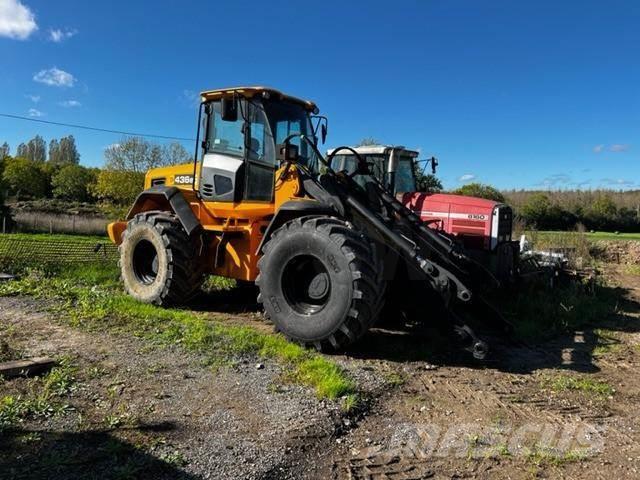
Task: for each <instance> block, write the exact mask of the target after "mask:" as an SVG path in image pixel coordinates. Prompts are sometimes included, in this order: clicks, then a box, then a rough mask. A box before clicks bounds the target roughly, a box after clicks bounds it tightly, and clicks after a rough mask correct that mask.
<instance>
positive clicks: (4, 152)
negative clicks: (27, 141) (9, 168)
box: [0, 142, 11, 161]
mask: <svg viewBox="0 0 640 480" xmlns="http://www.w3.org/2000/svg"><path fill="white" fill-rule="evenodd" d="M10 153H11V148H10V147H9V144H8V143H7V142H4V143H3V144H2V145H0V161H2V160H4V159H5V158H6V157H8V156H9V154H10Z"/></svg>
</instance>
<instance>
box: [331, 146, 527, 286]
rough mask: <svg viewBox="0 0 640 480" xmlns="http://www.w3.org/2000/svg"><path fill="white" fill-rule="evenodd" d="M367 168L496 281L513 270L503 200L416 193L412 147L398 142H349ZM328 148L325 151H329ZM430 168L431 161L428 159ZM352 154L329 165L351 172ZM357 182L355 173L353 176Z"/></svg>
mask: <svg viewBox="0 0 640 480" xmlns="http://www.w3.org/2000/svg"><path fill="white" fill-rule="evenodd" d="M353 150H354V151H355V152H357V153H358V154H359V155H360V156H361V157H362V158H364V159H365V161H366V162H367V163H368V165H369V169H370V171H371V173H372V174H373V175H374V176H375V177H376V178H377V179H378V180H379V181H380V182H382V183H383V184H384V185H385V186H386V188H387V189H388V190H389V191H391V192H393V193H394V194H395V195H396V198H397V199H398V200H400V201H401V202H402V203H403V204H404V205H405V206H406V207H408V208H409V209H411V210H412V211H413V212H414V213H416V214H417V215H418V216H419V217H420V218H421V219H422V220H423V221H424V222H425V223H426V224H427V225H428V226H429V227H431V228H433V229H436V230H439V231H441V232H445V233H447V234H449V235H451V236H452V237H454V238H455V239H456V240H458V241H459V242H460V243H461V244H462V245H463V246H464V247H465V252H466V254H467V255H468V256H470V257H472V258H475V259H476V260H477V261H478V262H480V263H481V264H482V265H484V266H485V267H486V268H487V269H488V270H489V271H491V272H492V273H493V275H494V276H495V277H496V278H497V279H499V280H500V281H501V282H508V281H510V280H512V279H513V278H514V276H515V274H516V269H517V261H518V253H519V243H518V242H514V241H512V239H511V232H512V228H513V211H512V210H511V207H509V206H508V205H505V204H504V203H500V202H495V201H493V200H486V199H484V198H475V197H467V196H463V195H454V194H449V193H425V192H419V191H418V188H417V182H416V169H417V167H418V165H419V161H418V152H417V151H414V150H408V149H406V148H404V147H402V146H387V145H367V146H362V147H354V148H353ZM331 153H333V151H330V152H329V155H331ZM428 161H431V162H432V168H433V172H434V173H435V167H436V165H437V161H436V160H435V159H430V160H428ZM356 167H357V159H356V156H355V154H354V153H353V152H352V151H348V150H340V152H339V153H337V154H336V155H334V156H333V161H332V168H333V169H334V170H336V171H346V172H348V173H351V174H352V173H354V172H355V171H356ZM355 179H356V181H358V176H357V175H356V176H355Z"/></svg>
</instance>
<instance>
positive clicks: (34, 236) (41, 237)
mask: <svg viewBox="0 0 640 480" xmlns="http://www.w3.org/2000/svg"><path fill="white" fill-rule="evenodd" d="M3 238H6V239H10V240H30V241H39V242H48V241H51V240H58V241H60V240H64V241H71V242H82V243H96V242H110V240H109V237H106V236H104V237H102V236H96V235H70V234H69V235H67V234H48V233H2V234H0V240H1V239H3Z"/></svg>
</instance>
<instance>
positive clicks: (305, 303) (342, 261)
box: [256, 217, 382, 351]
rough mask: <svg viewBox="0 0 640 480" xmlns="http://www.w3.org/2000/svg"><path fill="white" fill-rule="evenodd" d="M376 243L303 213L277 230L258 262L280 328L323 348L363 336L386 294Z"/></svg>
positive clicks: (263, 296)
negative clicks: (373, 249) (374, 251)
mask: <svg viewBox="0 0 640 480" xmlns="http://www.w3.org/2000/svg"><path fill="white" fill-rule="evenodd" d="M376 265H377V264H376V262H374V261H373V257H372V252H371V243H370V242H369V241H368V240H367V239H366V238H365V237H364V236H363V235H362V234H360V233H359V232H357V231H356V230H354V229H353V228H352V227H351V226H350V225H349V224H347V223H346V222H344V221H342V220H339V219H337V218H333V217H302V218H297V219H294V220H292V221H290V222H288V223H285V224H284V225H283V226H282V227H280V228H279V229H278V230H276V231H275V232H274V233H273V235H272V236H271V238H270V239H269V240H268V242H267V243H266V244H265V246H264V248H263V256H262V257H261V258H260V260H259V262H258V268H259V270H260V274H259V276H258V278H257V279H256V284H257V285H258V287H259V288H260V295H259V297H258V300H259V302H260V303H262V304H263V306H264V309H265V313H266V315H267V316H268V317H269V318H270V319H271V320H272V321H273V323H274V324H275V326H276V329H277V330H278V331H280V332H281V333H282V334H284V335H285V336H286V337H287V338H289V339H290V340H292V341H295V342H297V343H300V344H303V345H306V346H313V347H315V348H316V349H318V350H321V351H331V350H341V349H344V347H346V346H347V345H349V344H351V343H353V342H354V341H356V340H357V339H359V338H360V337H362V336H363V335H364V334H365V333H366V331H367V329H368V328H369V326H371V325H372V324H373V321H374V318H373V317H375V315H377V313H378V312H377V311H376V310H377V308H376V305H377V304H378V298H377V297H378V296H379V295H380V294H381V293H382V287H381V286H380V285H379V283H380V280H379V278H380V275H379V274H378V272H377V266H376Z"/></svg>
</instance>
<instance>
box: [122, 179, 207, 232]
mask: <svg viewBox="0 0 640 480" xmlns="http://www.w3.org/2000/svg"><path fill="white" fill-rule="evenodd" d="M149 210H165V211H171V212H173V213H175V214H176V216H177V217H178V220H180V223H181V224H182V228H184V230H185V232H187V235H191V234H192V233H194V232H196V231H198V230H199V229H200V228H202V225H200V221H199V220H198V218H197V217H196V216H195V214H194V213H193V210H191V207H190V206H189V203H188V202H187V200H186V198H184V195H183V194H182V192H181V191H180V189H179V188H178V187H170V186H165V185H158V186H156V187H152V188H150V189H148V190H145V191H144V192H142V193H141V194H140V195H138V198H136V201H135V202H134V203H133V206H132V207H131V209H130V210H129V213H127V220H131V219H132V218H133V217H134V216H135V215H136V214H138V213H140V212H146V211H149Z"/></svg>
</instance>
